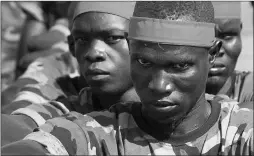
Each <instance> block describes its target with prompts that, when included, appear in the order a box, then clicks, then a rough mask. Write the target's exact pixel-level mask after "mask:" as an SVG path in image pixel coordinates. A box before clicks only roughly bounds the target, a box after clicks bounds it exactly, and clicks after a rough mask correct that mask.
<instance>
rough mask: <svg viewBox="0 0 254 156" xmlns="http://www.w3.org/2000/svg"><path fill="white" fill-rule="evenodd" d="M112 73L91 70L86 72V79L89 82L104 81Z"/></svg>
mask: <svg viewBox="0 0 254 156" xmlns="http://www.w3.org/2000/svg"><path fill="white" fill-rule="evenodd" d="M109 75H110V73H109V72H107V71H104V70H101V69H89V70H88V71H87V72H86V79H87V80H93V81H98V80H103V79H105V78H107V77H109Z"/></svg>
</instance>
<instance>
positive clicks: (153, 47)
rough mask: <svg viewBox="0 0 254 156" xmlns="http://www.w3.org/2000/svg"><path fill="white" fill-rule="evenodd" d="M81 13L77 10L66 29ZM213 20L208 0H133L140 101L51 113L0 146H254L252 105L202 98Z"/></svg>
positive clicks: (69, 151) (134, 68)
mask: <svg viewBox="0 0 254 156" xmlns="http://www.w3.org/2000/svg"><path fill="white" fill-rule="evenodd" d="M80 3H81V4H79V5H77V8H76V10H79V9H80V8H79V7H81V6H82V2H80ZM122 9H125V8H124V7H123V8H122ZM85 17H86V16H85V15H79V16H77V14H76V16H75V18H74V22H73V28H74V29H73V32H75V31H77V30H78V28H79V27H80V26H82V24H81V23H80V21H78V19H80V18H85ZM213 22H214V12H213V6H212V4H211V2H201V1H200V2H195V1H194V2H193V1H192V2H185V1H181V2H176V1H174V2H170V1H162V2H159V1H155V2H152V1H149V2H145V1H138V2H136V6H135V10H134V14H133V18H131V20H130V26H129V39H130V52H131V76H132V80H133V82H134V86H135V89H136V91H137V93H138V95H139V96H140V99H141V101H142V102H141V103H140V102H134V103H133V102H129V103H125V104H126V105H125V104H116V105H114V107H111V109H110V110H109V111H101V112H91V113H88V114H86V115H82V114H79V113H77V112H71V113H69V114H66V115H64V116H62V117H58V118H54V119H50V120H48V121H47V122H46V124H44V125H42V126H40V127H39V128H37V129H35V130H34V132H33V133H31V134H29V135H28V136H26V137H25V138H24V139H23V140H20V141H17V142H15V143H12V144H10V145H6V146H4V147H3V148H2V153H3V154H21V155H30V154H39V155H46V154H51V155H251V154H253V125H252V122H250V121H251V120H252V117H253V114H252V110H248V109H247V108H245V109H240V108H239V107H238V105H237V102H235V101H228V100H227V99H221V98H220V97H215V98H214V97H212V96H210V97H209V99H205V87H206V81H207V77H208V72H209V68H210V66H211V64H212V63H213V61H214V57H215V55H216V53H217V52H218V51H219V48H220V46H221V42H220V41H215V32H214V26H215V24H214V23H213ZM76 35H77V34H76ZM74 36H75V35H74ZM75 37H76V36H75ZM75 37H74V38H75ZM214 41H215V42H214ZM75 48H76V47H75ZM219 103H220V104H219Z"/></svg>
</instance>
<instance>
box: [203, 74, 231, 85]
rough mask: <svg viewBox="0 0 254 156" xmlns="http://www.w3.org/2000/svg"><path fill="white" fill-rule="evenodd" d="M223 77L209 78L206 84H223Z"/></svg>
mask: <svg viewBox="0 0 254 156" xmlns="http://www.w3.org/2000/svg"><path fill="white" fill-rule="evenodd" d="M225 79H226V78H225V77H224V76H209V77H208V79H207V84H211V85H214V84H220V83H224V82H225Z"/></svg>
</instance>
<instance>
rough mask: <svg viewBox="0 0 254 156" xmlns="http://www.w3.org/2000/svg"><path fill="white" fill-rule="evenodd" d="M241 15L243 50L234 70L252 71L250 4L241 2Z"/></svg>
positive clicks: (251, 17) (251, 16)
mask: <svg viewBox="0 0 254 156" xmlns="http://www.w3.org/2000/svg"><path fill="white" fill-rule="evenodd" d="M241 13H242V14H241V18H242V22H243V30H242V34H241V35H242V45H243V48H242V53H241V54H240V56H239V58H238V62H237V64H236V69H237V70H250V71H253V8H252V6H251V3H250V2H241Z"/></svg>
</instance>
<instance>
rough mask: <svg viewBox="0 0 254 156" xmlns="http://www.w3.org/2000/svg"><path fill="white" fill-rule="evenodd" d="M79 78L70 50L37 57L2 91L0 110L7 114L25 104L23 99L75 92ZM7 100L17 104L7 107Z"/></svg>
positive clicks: (45, 99) (33, 100)
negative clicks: (0, 107) (1, 107)
mask: <svg viewBox="0 0 254 156" xmlns="http://www.w3.org/2000/svg"><path fill="white" fill-rule="evenodd" d="M79 79H80V77H79V74H78V64H77V62H76V59H75V58H74V57H73V56H72V55H71V53H69V52H64V53H58V54H52V55H51V56H48V57H44V58H39V59H37V60H36V61H35V62H33V63H32V64H30V65H29V66H28V69H27V70H26V72H25V73H24V74H23V75H22V76H21V77H19V78H18V79H17V80H16V82H14V83H13V84H12V85H11V86H10V87H9V88H7V89H6V90H5V91H4V92H3V93H2V95H1V97H2V98H1V102H2V106H3V109H2V110H4V111H5V112H4V113H7V114H9V113H10V112H12V111H14V110H15V109H17V108H22V107H24V106H22V105H23V103H28V104H30V103H45V102H48V101H49V100H54V99H57V98H58V97H61V96H64V97H67V96H69V95H78V93H79V90H80V87H79V86H82V85H80V83H79V82H78V81H77V80H79ZM75 83H76V84H75ZM10 103H12V106H11V107H13V106H14V105H15V107H16V108H9V107H10V106H9V105H10ZM13 103H14V104H13ZM5 106H6V107H7V108H5ZM2 112H3V111H2Z"/></svg>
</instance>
